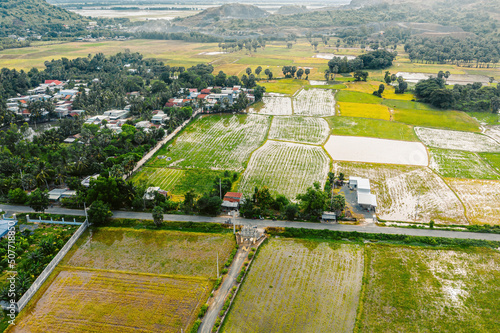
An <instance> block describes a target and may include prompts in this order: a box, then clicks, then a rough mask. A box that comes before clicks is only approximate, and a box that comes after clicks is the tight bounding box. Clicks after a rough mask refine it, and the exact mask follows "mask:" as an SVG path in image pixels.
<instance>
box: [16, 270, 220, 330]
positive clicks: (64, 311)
mask: <svg viewBox="0 0 500 333" xmlns="http://www.w3.org/2000/svg"><path fill="white" fill-rule="evenodd" d="M210 289H211V283H210V282H209V281H208V280H206V279H196V278H191V279H188V278H185V279H174V278H169V277H165V276H159V275H140V274H128V273H118V272H109V271H95V270H73V269H65V270H62V271H61V272H59V273H58V274H57V276H56V277H55V279H54V281H53V282H52V284H51V285H50V286H49V287H48V289H47V290H46V292H45V293H44V294H43V295H42V296H41V298H40V299H39V300H38V302H37V304H36V306H34V307H33V309H32V310H31V311H23V312H22V313H21V315H20V316H19V317H18V318H17V320H16V325H15V326H11V327H10V329H9V330H8V332H33V333H35V332H36V333H45V332H74V333H79V332H110V333H111V332H158V333H161V332H172V333H174V332H180V331H181V329H182V330H184V331H185V332H186V331H187V330H188V329H189V327H190V326H191V325H192V323H193V322H194V320H195V318H196V316H197V314H198V311H199V308H200V307H201V305H202V304H203V303H204V302H205V300H206V299H207V297H208V294H209V293H210Z"/></svg>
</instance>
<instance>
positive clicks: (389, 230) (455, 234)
mask: <svg viewBox="0 0 500 333" xmlns="http://www.w3.org/2000/svg"><path fill="white" fill-rule="evenodd" d="M0 210H3V211H5V212H7V213H16V212H19V213H29V212H31V213H33V212H34V211H33V209H31V208H30V207H27V206H14V205H0ZM45 212H46V213H50V214H65V215H80V216H81V215H84V213H83V210H76V209H67V208H60V207H54V208H49V209H47V210H46V211H45ZM113 217H114V218H127V219H138V220H152V219H153V216H152V215H151V213H140V212H128V211H113ZM163 219H164V220H165V221H180V222H209V223H223V222H224V221H226V220H227V219H228V217H208V216H196V215H174V214H165V215H164V217H163ZM91 222H92V221H91ZM235 223H236V224H237V225H249V226H257V227H259V228H261V227H262V228H264V227H287V228H304V229H319V230H325V229H327V230H338V231H357V232H365V233H374V234H394V235H408V236H428V237H444V238H462V239H482V240H490V241H500V234H488V233H476V232H463V231H448V230H430V229H409V228H395V227H378V226H376V225H364V226H362V225H361V226H358V225H345V224H323V223H310V222H291V221H271V220H251V219H244V218H238V219H236V220H235Z"/></svg>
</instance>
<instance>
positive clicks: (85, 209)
mask: <svg viewBox="0 0 500 333" xmlns="http://www.w3.org/2000/svg"><path fill="white" fill-rule="evenodd" d="M83 212H84V213H85V220H87V222H88V219H89V217H88V216H87V206H86V205H85V202H84V203H83Z"/></svg>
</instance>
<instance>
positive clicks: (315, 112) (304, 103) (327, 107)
mask: <svg viewBox="0 0 500 333" xmlns="http://www.w3.org/2000/svg"><path fill="white" fill-rule="evenodd" d="M293 112H294V114H296V115H301V116H333V115H335V97H334V91H332V90H325V89H316V88H313V89H302V90H300V91H299V93H298V94H296V95H295V96H294V98H293Z"/></svg>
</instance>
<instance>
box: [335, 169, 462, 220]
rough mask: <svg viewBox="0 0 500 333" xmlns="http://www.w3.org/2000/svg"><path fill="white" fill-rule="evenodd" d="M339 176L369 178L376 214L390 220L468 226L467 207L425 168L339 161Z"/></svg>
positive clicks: (437, 177)
mask: <svg viewBox="0 0 500 333" xmlns="http://www.w3.org/2000/svg"><path fill="white" fill-rule="evenodd" d="M334 170H335V172H336V173H338V172H343V173H344V174H345V175H346V178H347V177H349V176H358V177H365V178H368V179H370V184H371V187H372V192H373V193H375V194H376V195H377V203H378V207H377V215H378V217H379V218H380V219H383V220H389V221H406V222H425V223H428V222H430V220H434V221H435V222H438V223H443V224H467V223H468V222H467V219H466V218H465V212H464V207H463V205H462V203H461V202H460V200H459V199H458V198H457V196H456V195H455V193H454V192H453V191H452V190H451V189H450V188H449V187H448V185H446V183H445V182H444V181H443V180H442V179H441V177H439V176H438V175H436V174H435V173H434V172H432V171H431V170H430V169H429V168H426V167H416V166H403V165H383V164H369V163H351V162H338V163H335V164H334Z"/></svg>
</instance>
